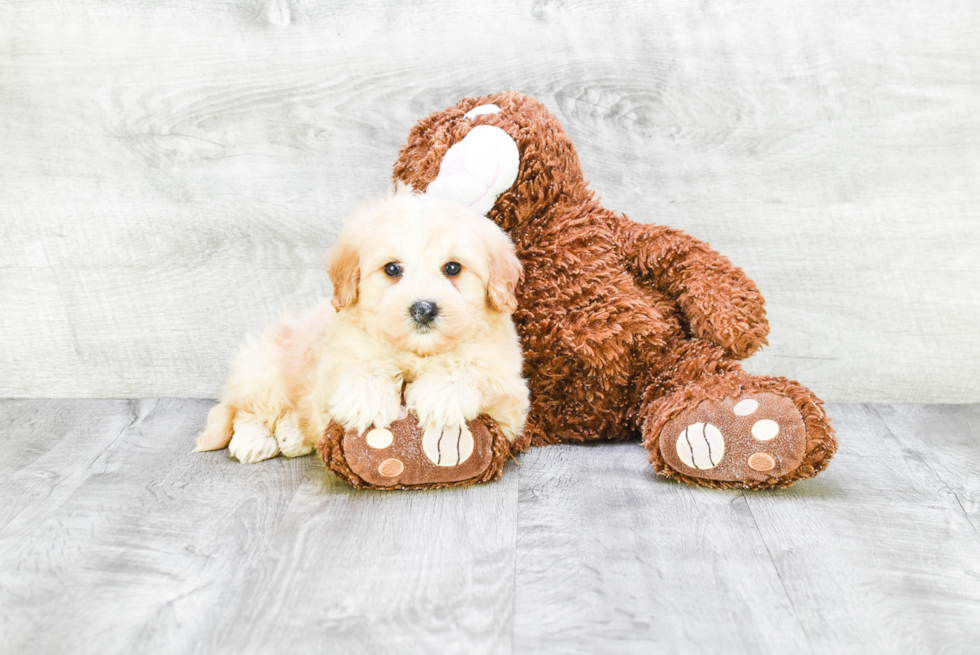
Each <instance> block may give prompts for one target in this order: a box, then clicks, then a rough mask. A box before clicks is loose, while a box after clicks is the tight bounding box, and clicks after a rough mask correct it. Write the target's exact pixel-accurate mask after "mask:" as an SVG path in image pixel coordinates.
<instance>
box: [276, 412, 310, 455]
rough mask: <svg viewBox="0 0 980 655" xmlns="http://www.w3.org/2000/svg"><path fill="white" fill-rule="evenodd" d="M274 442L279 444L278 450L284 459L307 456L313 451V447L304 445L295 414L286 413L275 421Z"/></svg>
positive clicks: (304, 439) (304, 441)
mask: <svg viewBox="0 0 980 655" xmlns="http://www.w3.org/2000/svg"><path fill="white" fill-rule="evenodd" d="M276 442H278V444H279V450H280V451H281V452H282V454H283V455H285V456H286V457H300V456H302V455H309V454H310V452H311V451H312V450H313V446H311V445H310V444H308V443H306V438H305V437H304V436H303V431H302V430H300V429H299V421H298V420H297V418H296V412H286V414H285V415H284V416H283V417H282V418H280V419H279V420H278V421H276Z"/></svg>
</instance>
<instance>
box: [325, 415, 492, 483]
mask: <svg viewBox="0 0 980 655" xmlns="http://www.w3.org/2000/svg"><path fill="white" fill-rule="evenodd" d="M401 416H402V417H401V418H399V419H398V420H396V421H394V422H393V423H392V424H391V427H390V428H369V429H368V430H365V431H364V432H363V433H361V434H358V432H357V431H356V430H348V431H347V432H346V433H345V434H344V438H343V449H344V453H345V455H346V458H347V465H348V466H349V467H350V469H351V471H353V472H354V473H356V474H357V475H358V476H360V477H361V478H362V479H363V480H364V481H365V482H367V483H369V484H372V485H375V486H378V487H394V486H413V485H431V484H436V483H446V482H459V481H461V480H468V479H470V478H475V477H476V476H479V475H480V474H481V473H483V472H484V471H486V470H487V468H488V467H489V466H490V462H491V459H492V458H493V436H492V435H491V434H490V431H489V430H488V429H487V427H486V425H485V424H484V423H483V422H482V421H470V422H468V423H467V424H466V426H464V427H462V428H460V427H454V428H447V429H444V430H429V431H427V432H425V433H423V432H422V430H421V429H420V428H419V425H418V422H417V421H416V419H415V416H414V415H412V414H408V413H407V411H404V409H403V411H402V415H401Z"/></svg>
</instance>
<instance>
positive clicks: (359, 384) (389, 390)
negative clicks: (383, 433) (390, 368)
mask: <svg viewBox="0 0 980 655" xmlns="http://www.w3.org/2000/svg"><path fill="white" fill-rule="evenodd" d="M399 386H400V385H399ZM327 404H328V408H329V412H330V416H331V417H332V418H333V419H334V420H335V421H337V422H338V423H340V424H341V425H343V426H344V427H345V428H347V429H348V430H349V429H351V428H353V429H355V430H357V432H358V434H360V433H362V432H364V430H366V429H367V428H368V427H369V426H371V425H373V426H374V427H376V428H386V427H388V426H389V425H391V422H392V421H394V420H395V419H397V418H398V412H399V409H400V407H401V398H400V397H399V394H398V390H397V389H396V386H395V384H394V383H393V382H392V381H391V380H387V379H384V378H378V377H370V376H368V377H362V376H357V377H355V376H349V377H347V378H345V379H342V380H341V381H340V385H339V386H338V387H337V390H336V391H335V392H334V394H333V396H331V397H330V402H329V403H327Z"/></svg>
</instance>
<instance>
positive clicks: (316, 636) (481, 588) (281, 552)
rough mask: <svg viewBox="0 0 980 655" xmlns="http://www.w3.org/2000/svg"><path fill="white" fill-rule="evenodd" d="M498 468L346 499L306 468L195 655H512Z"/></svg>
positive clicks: (346, 492) (510, 544) (508, 515)
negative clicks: (493, 478)
mask: <svg viewBox="0 0 980 655" xmlns="http://www.w3.org/2000/svg"><path fill="white" fill-rule="evenodd" d="M508 469H509V470H507V471H506V472H505V475H504V478H503V479H502V480H500V481H498V482H495V483H492V484H488V485H479V486H475V487H469V488H463V489H446V490H440V491H420V492H384V491H357V490H354V489H351V488H350V487H348V486H347V485H346V484H345V483H343V482H341V481H339V480H338V479H337V478H335V477H334V476H333V475H331V474H329V473H328V472H327V471H326V470H325V469H324V467H323V465H322V462H320V461H319V460H316V461H315V462H314V464H313V465H312V466H311V467H310V469H309V471H308V475H307V478H306V479H305V480H304V482H303V484H302V486H301V487H300V489H299V491H298V492H297V494H296V496H295V497H294V498H293V501H292V503H291V504H290V507H289V511H288V512H287V514H286V516H285V517H284V519H283V521H282V523H281V524H280V525H279V527H278V529H277V532H276V535H275V538H274V539H273V541H272V543H271V545H270V548H269V550H268V552H267V554H266V555H265V556H264V557H262V558H261V559H260V561H258V562H257V563H256V564H255V565H254V566H253V567H251V568H250V570H249V571H248V572H247V574H246V577H247V578H248V580H249V585H248V586H247V587H246V589H245V590H244V591H243V592H242V593H240V594H238V593H236V594H234V596H233V597H232V596H229V597H227V598H226V599H225V600H224V602H223V603H222V606H223V607H224V611H223V612H222V614H221V615H220V616H219V617H218V619H219V620H218V625H219V629H218V630H217V631H216V632H215V634H214V635H213V637H212V639H211V640H210V641H208V642H204V643H202V644H200V645H199V650H198V652H202V653H263V652H284V653H320V652H324V650H327V651H329V652H336V653H372V654H373V653H420V654H424V653H510V652H512V636H513V622H514V560H515V536H516V532H515V530H516V519H517V484H518V476H517V471H515V470H513V466H509V467H508ZM270 627H272V628H273V629H270Z"/></svg>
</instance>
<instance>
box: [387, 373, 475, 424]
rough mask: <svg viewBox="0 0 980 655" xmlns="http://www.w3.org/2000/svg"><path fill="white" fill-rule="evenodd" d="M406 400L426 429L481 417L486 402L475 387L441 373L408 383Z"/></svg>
mask: <svg viewBox="0 0 980 655" xmlns="http://www.w3.org/2000/svg"><path fill="white" fill-rule="evenodd" d="M405 399H406V401H407V403H408V408H409V409H411V410H414V411H415V415H416V416H418V419H419V424H420V425H421V426H422V428H423V429H424V430H429V429H435V428H443V427H446V426H461V425H465V424H466V422H467V421H470V420H472V419H475V418H476V417H477V416H479V414H480V410H481V408H482V405H483V394H481V393H480V390H479V389H477V388H476V387H475V386H473V385H471V384H468V383H467V382H465V381H463V380H456V379H451V378H448V377H441V376H440V377H429V378H425V377H423V378H419V379H418V380H416V381H415V382H413V383H412V384H410V385H409V387H408V390H407V392H406V394H405Z"/></svg>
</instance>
